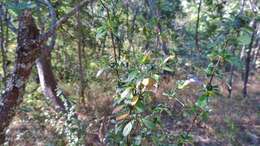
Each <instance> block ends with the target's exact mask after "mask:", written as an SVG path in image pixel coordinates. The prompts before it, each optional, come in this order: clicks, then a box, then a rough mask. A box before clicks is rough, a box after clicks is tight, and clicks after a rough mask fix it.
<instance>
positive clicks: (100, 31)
mask: <svg viewBox="0 0 260 146" xmlns="http://www.w3.org/2000/svg"><path fill="white" fill-rule="evenodd" d="M96 33H97V34H96V37H97V39H100V38H103V37H104V36H105V35H106V33H107V28H106V26H105V25H103V26H100V27H99V28H97V32H96Z"/></svg>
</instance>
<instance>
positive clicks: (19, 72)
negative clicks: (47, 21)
mask: <svg viewBox="0 0 260 146" xmlns="http://www.w3.org/2000/svg"><path fill="white" fill-rule="evenodd" d="M38 36H39V30H38V28H37V26H36V24H35V22H34V19H33V17H32V14H31V12H30V11H24V12H22V14H21V16H20V17H19V31H18V38H17V44H18V45H17V48H16V59H15V64H14V71H13V73H12V76H11V77H10V79H9V81H8V85H7V88H6V90H5V92H4V93H3V94H2V95H1V98H0V145H1V144H3V143H4V141H5V131H6V129H7V127H8V125H9V124H10V122H11V120H12V118H13V116H14V115H15V110H16V108H17V107H18V106H19V104H20V103H21V102H22V99H23V93H24V90H25V84H26V81H27V80H28V78H29V76H30V74H31V70H32V66H33V64H34V62H35V60H36V58H37V57H38V55H39V47H38V46H39V44H38V41H36V39H37V38H38Z"/></svg>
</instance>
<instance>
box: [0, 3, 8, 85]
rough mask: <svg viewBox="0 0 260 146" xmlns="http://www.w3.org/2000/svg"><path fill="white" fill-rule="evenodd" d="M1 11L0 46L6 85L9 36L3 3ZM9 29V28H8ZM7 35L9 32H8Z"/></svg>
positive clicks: (0, 7)
mask: <svg viewBox="0 0 260 146" xmlns="http://www.w3.org/2000/svg"><path fill="white" fill-rule="evenodd" d="M0 12H2V13H3V14H1V15H0V19H1V20H0V27H1V29H0V32H1V38H0V39H1V40H0V47H1V55H2V63H3V65H2V69H3V83H4V87H6V79H7V55H6V43H5V40H6V39H7V37H6V36H5V32H4V17H5V15H4V9H3V6H2V4H0ZM7 29H8V28H7ZM6 35H7V34H6Z"/></svg>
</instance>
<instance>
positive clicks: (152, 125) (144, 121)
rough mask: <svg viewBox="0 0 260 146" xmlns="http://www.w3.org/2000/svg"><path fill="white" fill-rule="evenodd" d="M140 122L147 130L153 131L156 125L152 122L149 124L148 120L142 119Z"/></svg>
mask: <svg viewBox="0 0 260 146" xmlns="http://www.w3.org/2000/svg"><path fill="white" fill-rule="evenodd" d="M142 121H143V123H144V125H145V126H146V127H147V128H149V129H155V128H156V125H155V124H154V123H153V122H151V121H150V120H148V119H146V118H143V119H142Z"/></svg>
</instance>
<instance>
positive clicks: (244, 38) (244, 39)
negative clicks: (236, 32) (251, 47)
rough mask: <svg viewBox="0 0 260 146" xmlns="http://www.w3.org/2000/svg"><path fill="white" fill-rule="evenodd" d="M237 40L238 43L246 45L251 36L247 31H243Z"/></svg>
mask: <svg viewBox="0 0 260 146" xmlns="http://www.w3.org/2000/svg"><path fill="white" fill-rule="evenodd" d="M237 39H238V42H239V44H240V45H248V44H250V41H251V36H250V35H249V34H248V33H244V34H243V35H241V36H239V37H238V38H237Z"/></svg>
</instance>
